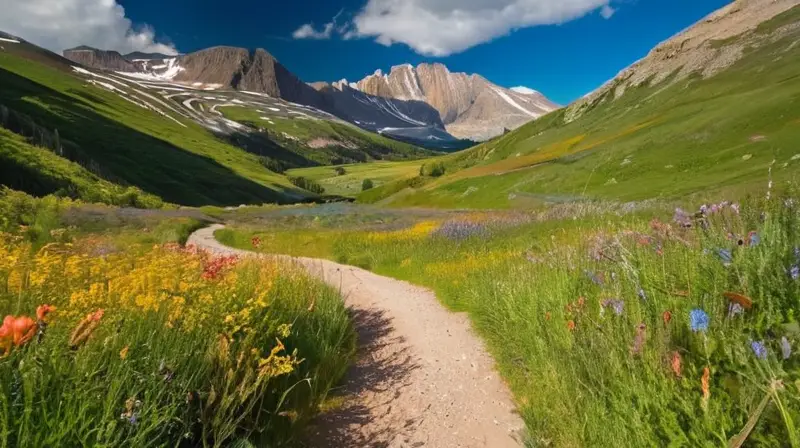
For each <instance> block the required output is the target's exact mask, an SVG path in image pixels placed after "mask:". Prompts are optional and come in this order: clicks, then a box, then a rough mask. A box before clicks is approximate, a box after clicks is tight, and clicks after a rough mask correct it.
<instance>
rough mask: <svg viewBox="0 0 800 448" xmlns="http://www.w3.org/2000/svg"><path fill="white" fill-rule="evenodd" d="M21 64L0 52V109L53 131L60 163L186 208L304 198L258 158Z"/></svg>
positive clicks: (56, 73)
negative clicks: (61, 153) (66, 161)
mask: <svg viewBox="0 0 800 448" xmlns="http://www.w3.org/2000/svg"><path fill="white" fill-rule="evenodd" d="M23 56H24V55H19V54H11V53H8V52H0V85H2V89H0V105H3V106H5V107H6V108H7V109H8V110H10V111H11V112H12V113H15V114H19V115H22V116H25V117H27V118H29V119H30V120H31V121H32V122H33V123H35V124H36V126H37V127H38V128H40V129H43V130H46V131H47V132H51V133H52V132H54V131H56V130H57V131H58V133H59V135H60V138H61V140H62V144H63V148H64V155H65V156H67V157H68V158H69V159H71V160H73V161H76V162H78V163H80V164H81V165H84V166H88V167H92V171H93V172H96V173H98V174H99V175H100V176H101V177H103V178H106V179H110V180H118V181H120V182H124V183H125V184H129V185H133V186H136V187H139V188H141V189H142V190H144V191H145V192H147V193H151V194H153V195H157V196H159V197H161V198H163V199H164V200H166V201H169V202H174V203H179V204H186V205H202V204H221V205H238V204H241V203H246V202H250V203H253V202H255V203H261V202H276V201H277V202H292V201H296V200H298V199H301V198H302V197H303V196H304V194H303V193H301V192H300V191H299V190H297V189H296V188H294V187H293V186H292V185H291V184H290V183H289V182H288V180H287V179H286V178H285V177H283V176H280V175H278V174H276V173H274V172H272V171H269V170H268V169H266V168H265V167H264V166H262V164H261V162H260V160H259V158H258V156H256V155H254V154H250V153H248V152H246V151H244V150H242V149H240V148H237V147H235V146H233V145H230V144H228V143H225V142H223V141H221V140H220V139H218V138H216V137H214V136H213V135H212V134H211V133H210V132H208V131H207V130H206V129H204V128H202V127H200V126H199V125H197V124H194V123H193V122H191V121H189V120H183V119H181V118H180V117H179V116H178V117H173V118H175V120H172V119H167V117H164V116H161V115H159V114H157V113H155V112H153V111H150V110H146V109H143V108H142V107H140V106H138V105H136V104H133V103H131V102H128V101H125V100H124V99H122V98H121V97H120V96H119V95H116V94H114V93H111V92H108V91H107V90H104V89H101V88H98V87H96V86H94V85H91V84H87V83H86V82H84V81H83V80H81V79H80V78H78V77H75V76H72V75H71V74H69V73H66V72H65V71H64V70H62V69H60V68H61V67H54V66H48V65H45V64H42V63H40V62H36V61H33V60H29V59H26V58H24V57H23ZM0 181H3V180H2V179H0ZM4 183H5V182H4Z"/></svg>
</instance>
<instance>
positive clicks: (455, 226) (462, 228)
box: [433, 221, 488, 241]
mask: <svg viewBox="0 0 800 448" xmlns="http://www.w3.org/2000/svg"><path fill="white" fill-rule="evenodd" d="M487 233H488V232H487V229H486V226H484V225H483V224H480V223H474V222H464V221H448V222H446V223H444V224H442V226H441V227H439V229H437V230H436V232H434V233H433V234H434V235H435V236H440V237H443V238H447V239H448V240H454V241H461V240H465V239H467V238H470V237H473V236H485V235H486V234H487Z"/></svg>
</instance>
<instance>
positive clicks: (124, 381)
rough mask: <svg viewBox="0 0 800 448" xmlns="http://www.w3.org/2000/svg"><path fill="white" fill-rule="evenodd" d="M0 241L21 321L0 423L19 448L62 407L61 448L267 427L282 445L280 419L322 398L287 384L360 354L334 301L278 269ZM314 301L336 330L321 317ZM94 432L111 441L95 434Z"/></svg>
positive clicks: (0, 363) (169, 250)
mask: <svg viewBox="0 0 800 448" xmlns="http://www.w3.org/2000/svg"><path fill="white" fill-rule="evenodd" d="M0 242H2V244H0V306H2V307H3V309H4V310H8V311H12V310H14V311H17V313H19V314H18V315H15V314H9V315H8V316H6V317H5V319H4V321H3V325H2V327H0V381H4V382H5V383H6V384H11V383H12V382H13V381H17V383H18V384H17V385H16V386H14V388H4V389H3V390H2V391H0V401H5V402H10V401H9V400H20V401H19V403H20V405H19V406H14V409H9V410H8V412H6V413H5V414H4V416H3V417H2V418H0V432H3V433H5V434H12V433H13V435H11V436H10V437H11V438H10V439H6V442H8V443H9V444H10V445H11V446H31V445H36V444H37V443H36V442H35V441H36V440H38V439H36V437H38V436H37V435H36V434H35V433H34V432H27V431H25V430H24V428H26V427H27V426H29V424H26V423H23V422H24V421H25V422H36V421H38V422H42V423H41V424H44V423H43V422H44V421H49V420H47V419H50V418H51V412H53V410H52V409H51V408H50V407H49V405H48V403H54V402H55V403H59V412H62V413H63V414H59V415H62V417H60V418H59V419H58V422H59V423H58V425H59V426H58V431H56V433H57V434H56V435H53V439H52V440H51V442H52V444H53V445H55V446H74V445H83V444H88V445H92V446H94V445H98V446H99V445H104V446H121V445H128V446H145V445H147V446H149V445H153V444H155V445H176V444H182V443H187V444H189V445H192V446H194V445H198V446H199V445H203V444H208V443H210V444H212V445H227V444H230V443H232V442H233V441H234V440H236V439H237V438H248V437H249V436H250V435H252V434H255V433H254V432H253V431H254V430H255V429H258V430H259V431H261V429H263V428H274V429H273V430H271V431H278V432H274V433H270V431H267V432H266V433H264V434H263V436H262V435H258V434H256V435H254V436H253V437H264V438H270V437H286V434H288V432H287V430H286V425H288V424H289V423H290V422H287V421H285V419H283V417H280V416H277V415H274V414H272V413H271V412H272V411H274V410H275V409H278V408H280V407H281V406H291V407H292V409H293V412H297V413H307V412H311V411H312V410H313V409H314V408H315V407H316V406H317V404H318V400H320V399H321V397H322V396H324V393H325V392H326V391H325V389H319V390H318V392H316V393H313V394H309V393H308V392H307V391H301V390H300V389H293V388H292V387H291V385H292V384H294V383H297V382H298V381H300V380H302V379H305V378H311V377H315V375H317V373H316V369H318V367H319V366H320V365H327V366H344V365H346V364H347V360H348V356H349V353H350V352H351V347H350V345H349V343H348V341H349V337H348V335H349V332H350V331H351V329H350V328H349V326H348V325H346V322H347V319H346V312H345V310H344V307H343V306H342V305H341V304H340V302H339V300H338V298H337V297H336V295H335V293H334V292H333V291H329V290H327V289H326V288H325V287H324V286H322V285H320V284H318V283H316V282H315V281H312V280H311V279H309V278H308V277H307V276H306V275H305V274H303V273H301V272H299V271H296V270H294V269H291V268H287V267H284V266H281V265H278V264H276V262H267V261H261V260H258V261H256V260H251V261H241V260H238V259H236V258H233V257H214V256H212V255H209V254H207V253H205V252H203V251H198V250H196V249H193V248H182V247H180V246H178V245H174V244H167V245H161V246H159V245H157V246H129V247H127V248H126V249H124V250H121V249H119V248H115V245H114V243H113V241H102V242H100V241H98V239H97V238H96V237H92V238H89V239H87V240H80V241H77V242H70V243H54V244H49V245H46V246H44V247H42V248H41V249H38V250H36V249H34V248H33V247H32V246H31V245H30V244H29V243H27V242H25V240H24V239H22V238H18V237H13V236H11V235H8V234H2V233H0ZM98 247H102V248H110V249H109V250H102V251H98V250H97V248H98ZM318 302H321V303H324V305H325V310H326V313H336V315H335V316H331V317H332V319H333V320H331V321H328V320H327V319H328V317H327V315H326V316H321V315H318V316H315V314H318V313H317V312H315V311H314V308H315V306H314V303H318ZM309 303H311V305H310V306H309ZM31 310H35V317H32V316H30V315H27V314H26V312H30V311H31ZM289 322H291V323H292V324H288V323H289ZM330 322H335V325H334V324H331V323H330ZM325 326H330V328H328V329H323V328H324V327H325ZM322 338H330V340H327V339H325V340H323V339H322ZM303 341H305V342H303ZM316 346H319V347H329V348H326V349H325V350H326V351H325V352H322V351H319V352H315V351H314V349H313V347H316ZM297 347H304V348H305V349H304V350H305V351H304V352H302V353H300V352H298V351H297V350H296V349H297ZM327 350H329V351H327ZM301 356H302V358H301ZM301 359H305V361H304V362H303V363H302V364H301V363H300V360H301ZM328 368H330V367H328ZM23 369H24V374H21V372H22V371H23ZM334 371H336V372H341V371H343V369H342V368H341V367H336V368H335V369H334ZM13 378H18V380H14V379H13ZM19 381H23V382H28V381H29V382H30V383H25V384H21V383H19ZM321 381H324V382H325V384H333V381H334V380H332V379H330V378H323V379H321ZM99 385H102V387H103V388H104V390H106V391H107V395H106V394H100V395H98V389H97V388H98V386H99ZM273 392H276V393H273ZM125 394H135V395H134V396H131V395H125ZM11 395H14V398H12V396H11ZM98 396H99V397H100V398H98ZM147 397H149V398H147ZM233 404H235V405H233ZM265 409H269V411H270V412H264V410H265ZM89 422H91V423H92V424H93V425H95V426H96V427H100V426H102V427H103V428H104V430H103V431H97V432H96V433H95V434H92V435H87V434H85V431H82V430H81V428H85V427H86V424H87V423H89ZM114 422H116V424H115V423H114ZM34 427H35V426H34ZM281 428H282V429H281ZM77 437H80V438H79V439H78V438H77ZM254 440H255V439H254ZM270 440H273V439H270Z"/></svg>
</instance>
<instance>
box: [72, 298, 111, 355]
mask: <svg viewBox="0 0 800 448" xmlns="http://www.w3.org/2000/svg"><path fill="white" fill-rule="evenodd" d="M104 313H105V310H103V309H102V308H101V309H99V310H97V311H95V312H94V313H89V314H87V315H86V318H85V319H83V320H82V321H81V322H80V323H79V324H78V326H77V327H75V330H73V331H72V335H70V337H69V346H70V348H72V349H76V348H78V347H79V346H80V345H81V344H83V343H84V342H86V341H87V340H88V339H89V336H91V335H92V332H94V329H95V328H97V326H98V325H100V319H102V318H103V314H104Z"/></svg>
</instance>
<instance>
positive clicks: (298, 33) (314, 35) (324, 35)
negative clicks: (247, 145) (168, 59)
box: [0, 0, 349, 40]
mask: <svg viewBox="0 0 800 448" xmlns="http://www.w3.org/2000/svg"><path fill="white" fill-rule="evenodd" d="M0 1H2V0H0ZM343 12H344V9H342V10H340V11H339V12H338V13H337V14H336V15H335V16H333V19H331V21H330V22H328V23H326V24H325V26H324V27H322V29H321V30H319V31H317V30H316V29H314V25H312V24H310V23H306V24H304V25H302V26H301V27H300V28H298V29H296V30H295V31H294V33H292V37H293V38H295V39H316V40H325V39H330V38H331V36H332V35H333V32H334V31H336V32H338V33H339V34H341V35H343V36H345V35H347V34H348V33H349V31H348V28H349V25H348V24H344V25H342V26H341V27H338V28H337V27H336V21H338V20H339V17H340V16H341V15H342V13H343Z"/></svg>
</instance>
